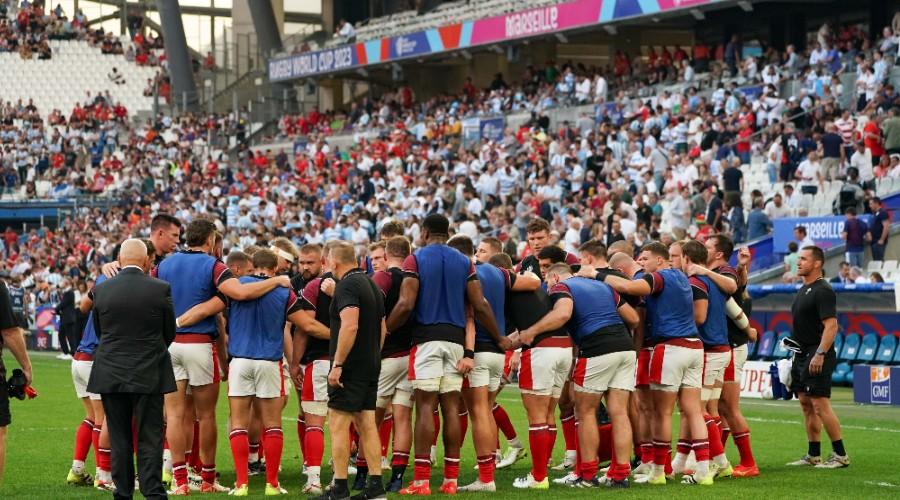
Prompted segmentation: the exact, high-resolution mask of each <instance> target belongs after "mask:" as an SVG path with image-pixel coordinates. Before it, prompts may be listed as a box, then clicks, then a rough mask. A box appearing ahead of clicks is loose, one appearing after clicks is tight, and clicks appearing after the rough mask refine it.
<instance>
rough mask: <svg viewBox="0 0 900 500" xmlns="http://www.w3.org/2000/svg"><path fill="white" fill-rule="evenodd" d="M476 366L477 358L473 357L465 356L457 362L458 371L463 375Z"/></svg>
mask: <svg viewBox="0 0 900 500" xmlns="http://www.w3.org/2000/svg"><path fill="white" fill-rule="evenodd" d="M473 368H475V360H474V359H472V358H463V359H461V360H459V361H458V362H457V363H456V371H458V372H459V373H462V374H463V375H468V374H469V372H470V371H472V369H473Z"/></svg>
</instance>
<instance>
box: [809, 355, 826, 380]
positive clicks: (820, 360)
mask: <svg viewBox="0 0 900 500" xmlns="http://www.w3.org/2000/svg"><path fill="white" fill-rule="evenodd" d="M823 364H825V355H824V354H813V357H812V359H811V360H809V374H810V375H818V374H820V373H822V365H823Z"/></svg>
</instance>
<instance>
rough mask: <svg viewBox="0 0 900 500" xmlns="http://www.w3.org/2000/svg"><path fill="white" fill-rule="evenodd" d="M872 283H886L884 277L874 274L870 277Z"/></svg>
mask: <svg viewBox="0 0 900 500" xmlns="http://www.w3.org/2000/svg"><path fill="white" fill-rule="evenodd" d="M869 282H870V283H884V277H883V276H882V275H881V273H872V274H870V275H869Z"/></svg>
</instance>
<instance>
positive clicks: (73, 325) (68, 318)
mask: <svg viewBox="0 0 900 500" xmlns="http://www.w3.org/2000/svg"><path fill="white" fill-rule="evenodd" d="M59 288H60V290H62V291H61V292H60V293H61V298H60V301H59V304H57V305H56V314H57V315H59V344H60V346H61V347H62V351H63V354H66V355H69V356H71V355H73V354H75V350H76V349H78V343H79V342H80V341H81V339H79V338H78V337H80V335H78V322H77V320H78V316H77V314H76V313H75V289H74V288H73V287H72V282H71V281H69V279H68V278H65V279H63V280H62V281H61V282H60V285H59ZM67 359H68V358H67Z"/></svg>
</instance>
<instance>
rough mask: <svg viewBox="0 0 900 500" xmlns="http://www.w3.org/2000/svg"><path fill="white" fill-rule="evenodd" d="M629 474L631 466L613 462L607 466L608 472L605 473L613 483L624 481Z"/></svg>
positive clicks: (626, 463)
mask: <svg viewBox="0 0 900 500" xmlns="http://www.w3.org/2000/svg"><path fill="white" fill-rule="evenodd" d="M629 474H631V464H630V463H628V462H625V463H624V464H620V463H616V462H613V463H611V464H609V470H608V471H607V474H606V475H607V476H608V477H609V478H610V479H612V480H614V481H624V480H625V479H627V478H628V475H629Z"/></svg>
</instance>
